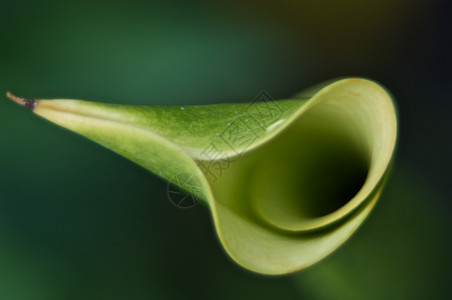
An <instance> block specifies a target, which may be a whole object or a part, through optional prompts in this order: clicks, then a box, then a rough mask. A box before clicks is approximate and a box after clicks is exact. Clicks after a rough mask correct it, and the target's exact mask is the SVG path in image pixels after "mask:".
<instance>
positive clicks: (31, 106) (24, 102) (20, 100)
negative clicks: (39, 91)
mask: <svg viewBox="0 0 452 300" xmlns="http://www.w3.org/2000/svg"><path fill="white" fill-rule="evenodd" d="M6 97H8V98H9V99H11V100H13V101H14V102H16V103H18V104H20V105H22V106H23V107H26V108H28V109H30V110H33V109H34V108H35V106H36V100H27V99H24V98H20V97H17V96H15V95H13V94H12V93H11V92H9V91H8V92H6Z"/></svg>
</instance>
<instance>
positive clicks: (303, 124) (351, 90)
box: [9, 78, 397, 274]
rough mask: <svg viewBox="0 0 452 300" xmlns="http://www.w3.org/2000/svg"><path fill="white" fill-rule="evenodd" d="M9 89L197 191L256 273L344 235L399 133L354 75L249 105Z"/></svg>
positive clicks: (283, 265)
mask: <svg viewBox="0 0 452 300" xmlns="http://www.w3.org/2000/svg"><path fill="white" fill-rule="evenodd" d="M9 97H10V98H11V99H13V100H14V101H16V102H18V103H20V104H22V105H23V106H26V107H28V108H29V109H31V110H32V111H33V112H34V113H36V114H37V115H39V116H41V117H43V118H45V119H47V120H49V121H51V122H53V123H56V124H58V125H60V126H62V127H65V128H67V129H69V130H72V131H75V132H77V133H79V134H81V135H82V136H85V137H87V138H88V139H91V140H93V141H95V142H97V143H99V144H101V145H103V146H104V147H106V148H108V149H111V150H112V151H115V152H117V153H118V154H120V155H122V156H124V157H126V158H128V159H130V160H132V161H134V162H135V163H137V164H139V165H141V166H143V167H144V168H146V169H148V170H150V171H151V172H153V173H155V174H156V175H158V176H160V177H162V178H163V179H165V180H167V181H169V182H171V183H173V184H176V185H178V186H180V187H181V188H182V189H184V190H186V191H189V192H190V193H192V194H194V195H196V196H197V198H199V199H201V201H203V202H204V203H205V204H207V205H208V207H209V208H210V209H211V213H212V216H213V220H214V225H215V229H216V231H217V234H218V237H219V239H220V241H221V244H222V245H223V247H224V248H225V250H226V252H227V253H228V254H229V255H230V257H232V259H233V260H235V261H236V262H237V263H238V264H240V265H241V266H243V267H245V268H247V269H249V270H252V271H255V272H259V273H263V274H284V273H289V272H293V271H296V270H300V269H302V268H305V267H307V266H309V265H311V264H313V263H314V262H316V261H319V260H320V259H322V258H323V257H325V256H326V255H328V254H329V253H331V252H332V251H333V250H335V249H336V248H337V247H339V246H340V245H341V244H342V243H343V242H344V241H345V240H347V239H348V238H349V237H350V236H351V234H352V233H353V232H354V231H355V230H356V229H357V227H358V226H359V225H360V224H361V223H362V222H363V221H364V219H365V218H366V216H367V215H368V214H369V212H370V211H371V209H372V207H373V206H374V205H375V203H376V201H377V199H378V196H379V195H380V192H381V190H382V187H383V185H384V181H385V179H386V178H387V174H388V171H389V167H390V164H391V161H392V157H393V152H394V148H395V143H396V136H397V119H396V112H395V108H394V105H393V102H392V100H391V97H390V96H389V94H388V93H387V92H386V91H385V89H384V88H382V87H381V86H380V85H378V84H376V83H374V82H372V81H369V80H365V79H357V78H352V79H343V80H338V81H335V82H333V83H330V84H326V85H322V86H319V87H316V88H314V89H311V90H309V91H306V92H304V93H301V94H299V95H297V96H295V97H294V99H286V100H278V101H273V100H271V99H269V98H266V97H265V95H262V97H261V98H260V99H256V101H254V102H253V103H250V104H218V105H204V106H185V107H180V106H177V107H176V106H134V105H116V104H105V103H97V102H89V101H82V100H68V99H55V100H25V99H22V98H17V97H15V96H13V95H11V94H9ZM184 199H185V198H182V200H181V201H184Z"/></svg>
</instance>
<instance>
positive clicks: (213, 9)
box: [0, 0, 452, 299]
mask: <svg viewBox="0 0 452 300" xmlns="http://www.w3.org/2000/svg"><path fill="white" fill-rule="evenodd" d="M337 2H339V1H332V0H331V1H295V0H283V1H272V2H259V3H254V2H252V1H238V0H236V1H228V2H225V3H223V4H214V3H212V2H210V1H194V2H193V1H191V2H190V1H161V2H149V1H89V2H88V1H87V2H86V3H85V2H83V1H1V2H0V12H1V18H0V94H3V93H5V92H6V91H7V90H11V91H12V92H13V93H15V94H17V95H19V96H23V97H29V98H79V99H86V100H96V101H105V102H114V103H133V104H159V105H173V104H174V105H181V104H184V105H188V104H208V103H219V102H247V101H251V100H252V99H253V97H254V96H255V95H257V94H258V93H259V92H260V91H261V90H263V89H265V90H267V91H268V92H269V93H270V94H271V95H272V96H273V97H274V98H276V99H277V98H286V97H289V96H290V95H292V94H294V93H296V92H298V91H300V90H302V89H303V88H306V87H308V86H310V85H313V84H316V83H319V82H322V81H325V80H328V79H332V78H335V77H341V76H364V77H369V78H372V79H374V80H377V81H379V82H381V83H382V84H384V85H385V86H386V87H387V88H388V89H389V90H390V91H391V92H392V93H393V95H394V96H395V98H396V100H397V104H398V108H399V116H400V140H399V144H398V152H397V160H396V163H395V166H394V172H393V176H392V177H391V179H390V181H389V184H388V185H389V186H388V188H387V190H386V192H385V193H384V194H383V197H382V198H381V200H380V203H379V204H378V205H377V207H376V209H375V211H374V212H373V213H372V215H371V216H370V218H369V220H368V221H367V222H366V223H365V224H364V225H363V227H362V228H361V229H360V231H359V232H358V233H357V234H356V235H355V236H353V237H352V239H351V240H350V241H349V242H347V243H346V245H345V246H344V247H342V248H340V249H339V250H338V251H337V252H335V253H334V254H333V255H331V256H329V257H328V258H327V259H325V260H324V261H322V262H320V263H318V264H316V265H315V266H313V267H311V268H309V269H308V270H306V271H305V272H300V273H299V274H297V275H295V276H282V277H265V276H261V275H256V274H253V273H250V272H248V271H246V270H243V269H242V268H241V267H239V266H237V265H236V264H235V263H233V262H232V261H231V260H230V259H229V258H228V257H227V255H226V254H225V253H224V252H223V250H222V249H221V246H220V244H219V242H218V241H217V239H216V236H215V232H214V230H213V226H212V222H211V218H210V215H209V212H208V210H207V209H206V208H205V207H203V206H197V207H195V208H192V209H188V210H181V209H178V208H176V207H174V206H173V205H172V204H171V203H170V201H169V200H168V199H167V196H166V187H167V186H166V183H165V182H163V181H161V180H159V179H157V178H156V177H155V176H153V175H152V174H150V173H148V172H147V171H145V170H143V169H141V168H140V167H137V166H136V165H134V164H132V163H130V162H128V161H126V160H125V159H123V158H121V157H119V156H118V155H116V154H114V153H111V152H109V151H107V150H105V149H103V148H101V147H99V146H97V145H95V144H94V143H92V142H89V141H87V140H85V139H83V138H81V137H79V136H77V135H75V134H73V133H70V132H67V131H65V130H63V129H61V128H58V127H56V126H54V125H51V124H49V123H48V122H46V121H43V120H41V119H39V118H37V117H36V116H33V115H31V114H30V113H28V112H26V111H24V110H23V109H21V108H20V107H19V106H17V105H14V104H13V103H10V102H8V101H7V100H6V98H5V97H4V96H0V98H2V99H0V100H1V101H0V299H151V298H152V299H192V298H197V299H204V298H206V299H213V298H216V299H232V298H238V299H248V298H251V297H257V298H259V299H275V298H276V299H296V298H302V299H352V298H353V297H355V298H356V299H366V298H367V299H371V298H372V299H373V298H378V297H382V298H386V299H389V298H393V299H413V298H419V299H422V298H423V297H428V296H432V297H434V298H436V299H439V298H443V297H444V298H446V296H447V285H448V282H450V281H451V278H450V275H449V271H448V269H449V268H450V258H449V256H448V255H449V252H450V249H451V247H450V246H451V243H450V237H451V233H452V230H451V221H450V218H451V216H452V210H451V208H452V205H451V203H450V200H451V199H452V197H451V196H452V195H451V192H450V170H451V167H452V164H451V160H450V152H451V133H450V130H451V124H450V117H449V116H450V115H451V113H452V106H451V104H450V100H451V99H450V98H451V96H450V95H451V93H450V87H451V83H452V76H451V73H450V71H451V54H450V53H451V44H450V38H451V36H452V33H451V27H452V26H451V23H450V21H449V19H450V7H447V6H448V4H447V3H446V2H447V1H443V2H441V1H408V0H380V1H376V0H369V1H352V0H348V1H341V2H340V3H337ZM413 2H415V3H413ZM355 298H353V299H355ZM382 298H381V299H382Z"/></svg>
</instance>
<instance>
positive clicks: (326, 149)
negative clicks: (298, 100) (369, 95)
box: [245, 106, 369, 230]
mask: <svg viewBox="0 0 452 300" xmlns="http://www.w3.org/2000/svg"><path fill="white" fill-rule="evenodd" d="M249 155H252V156H256V157H259V158H258V159H256V163H255V166H254V169H253V173H252V176H251V178H252V179H250V197H251V199H252V203H253V208H254V210H255V211H256V212H257V214H258V215H259V216H260V217H261V219H263V220H264V221H266V222H268V223H270V224H271V225H274V226H276V227H278V228H281V229H288V230H308V229H312V228H314V227H317V226H319V225H322V224H323V222H325V219H328V218H329V215H331V214H333V215H334V212H336V211H337V210H338V209H340V208H341V207H344V206H345V205H346V204H347V203H348V202H349V201H350V200H352V199H353V198H354V197H355V196H356V195H357V194H358V192H359V191H360V189H361V188H362V186H363V185H364V182H365V180H366V177H367V173H368V171H369V154H368V153H367V152H366V148H365V147H364V145H363V144H362V143H361V141H360V139H359V137H358V136H357V135H356V134H355V132H354V131H353V130H352V126H351V123H350V122H349V121H348V120H347V119H346V118H345V117H344V115H342V114H341V113H340V112H338V111H331V110H330V109H328V106H326V109H324V108H323V107H321V106H317V107H313V108H311V109H310V110H308V111H307V112H306V113H305V114H304V115H302V116H301V117H300V119H299V120H298V121H297V122H295V123H294V124H293V125H292V126H290V127H289V128H287V129H286V130H285V131H284V132H282V133H281V134H280V135H279V136H278V137H276V138H275V139H274V140H273V141H272V142H271V143H269V144H267V145H265V146H264V147H262V148H260V149H258V150H257V151H256V152H255V153H250V154H249ZM245 159H246V158H245Z"/></svg>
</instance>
